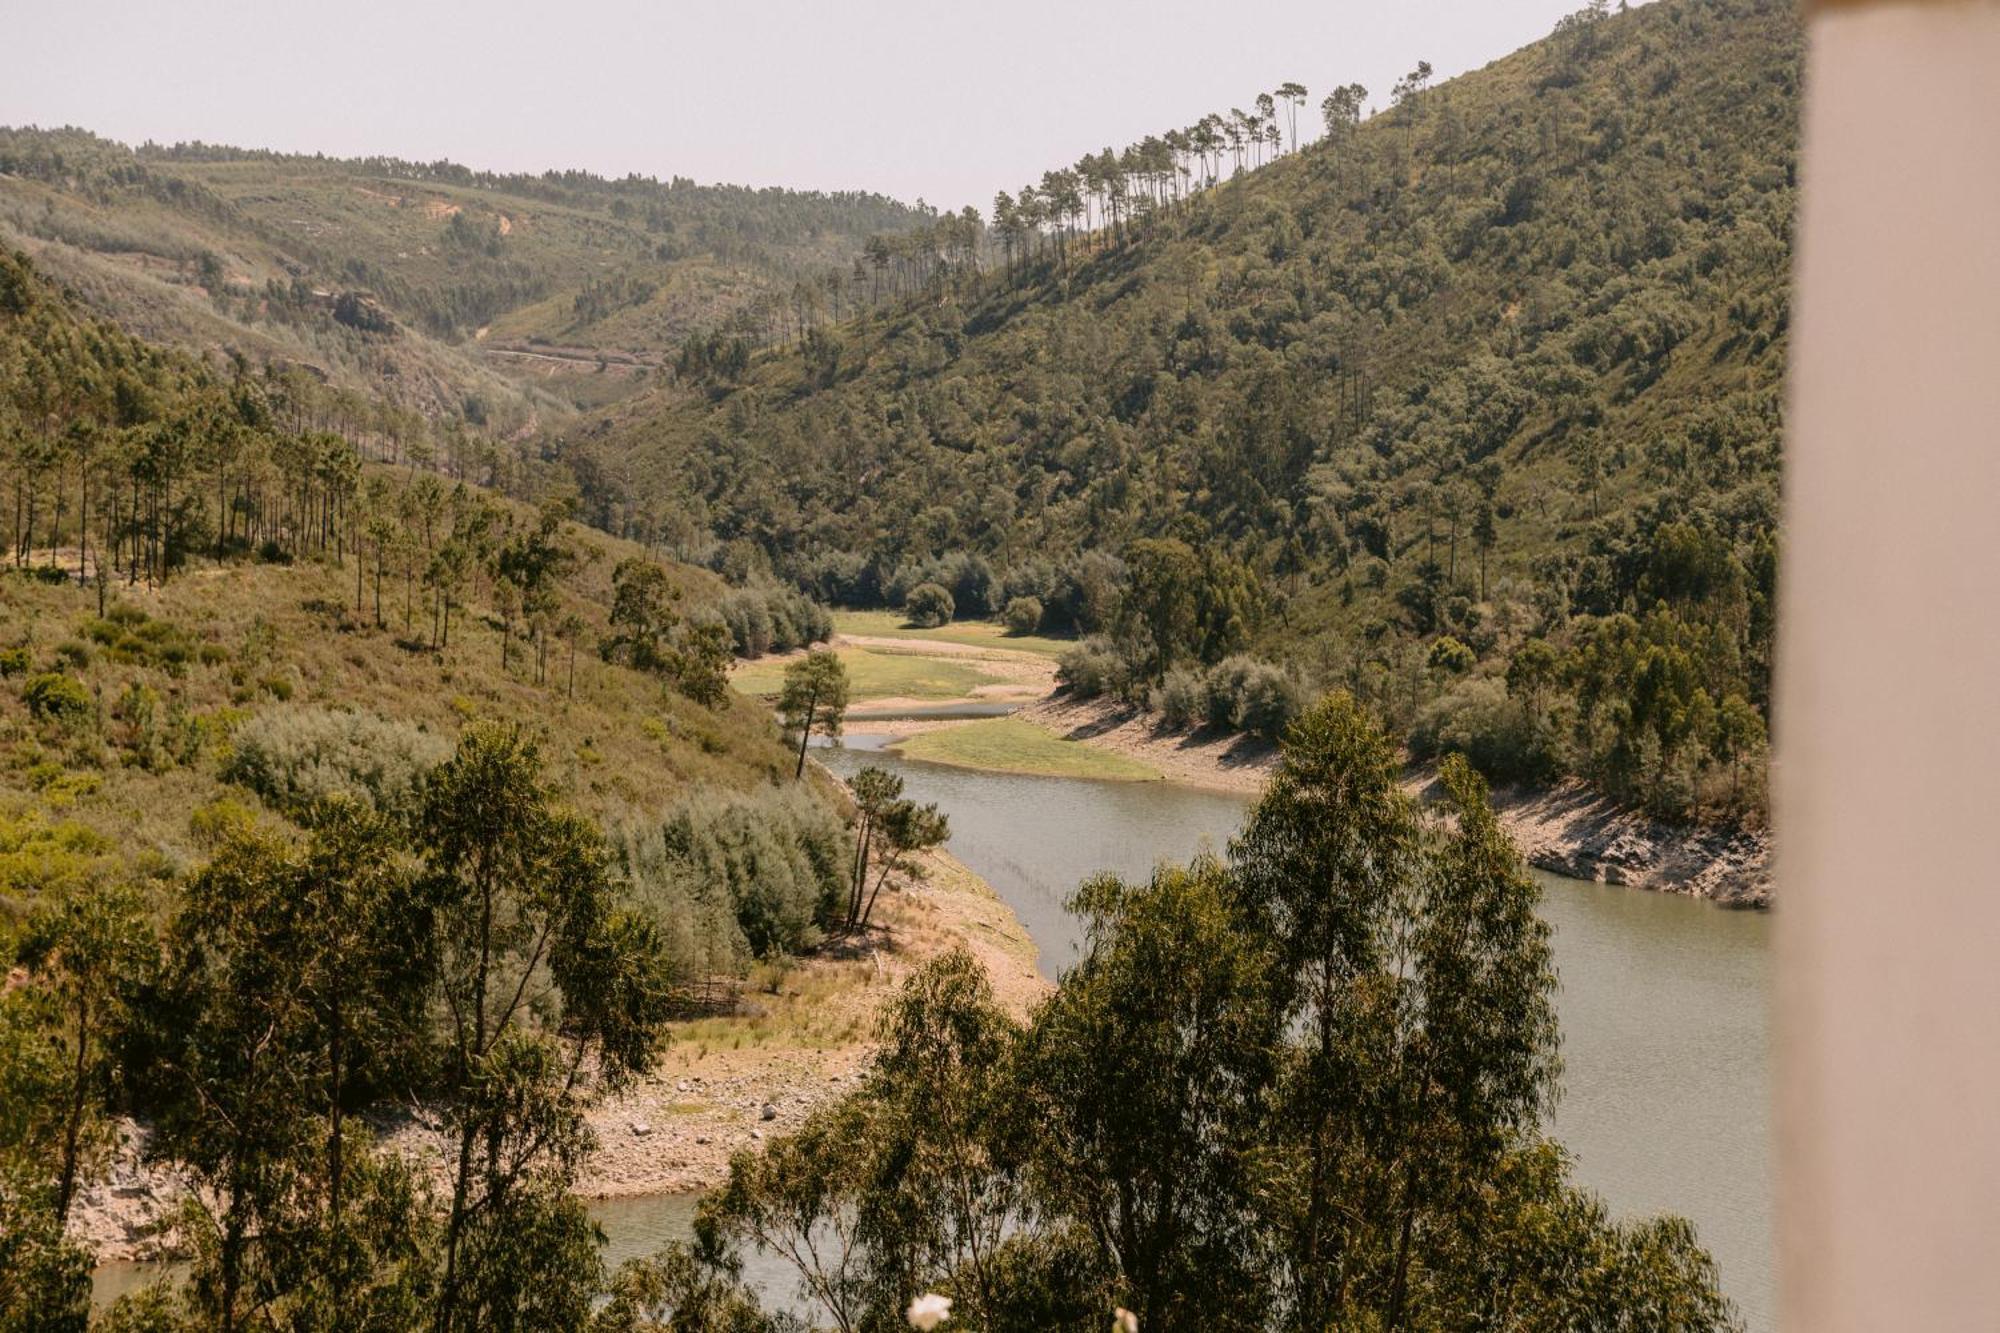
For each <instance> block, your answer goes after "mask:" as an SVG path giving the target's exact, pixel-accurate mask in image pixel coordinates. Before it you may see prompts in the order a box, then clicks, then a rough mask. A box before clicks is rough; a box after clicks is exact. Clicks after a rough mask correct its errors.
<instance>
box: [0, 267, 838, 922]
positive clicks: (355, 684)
mask: <svg viewBox="0 0 2000 1333" xmlns="http://www.w3.org/2000/svg"><path fill="white" fill-rule="evenodd" d="M327 392H331V391H330V390H324V389H316V387H315V385H314V384H313V382H311V381H307V382H305V383H304V384H301V383H300V382H298V381H296V380H293V379H289V378H282V377H279V378H273V377H270V376H266V375H264V374H261V373H258V372H254V371H251V370H248V369H246V368H236V369H234V370H232V371H217V370H215V369H212V368H211V367H209V366H208V365H206V364H205V363H204V362H202V361H200V360H197V359H195V358H193V357H190V356H187V355H185V354H183V353H180V352H177V351H174V350H171V349H162V348H158V347H154V346H152V345H150V344H147V343H144V342H141V341H139V340H137V339H135V338H132V337H131V336H130V335H128V334H125V333H124V332H123V331H122V330H120V329H119V328H118V327H117V326H116V325H114V324H112V323H110V322H108V321H103V320H97V319H93V318H91V317H89V316H88V315H86V314H83V313H81V312H80V311H78V310H77V309H76V307H75V306H74V304H73V303H72V302H71V301H70V300H69V299H68V298H67V297H66V296H65V294H64V293H63V292H62V291H61V290H60V289H58V288H57V287H55V286H54V285H53V284H51V283H49V282H48V281H47V280H45V279H44V278H42V277H41V276H40V275H39V274H38V273H36V272H35V271H34V269H33V267H32V266H31V265H30V264H29V263H28V262H27V261H26V260H25V259H23V258H21V257H19V256H17V255H12V254H8V253H7V252H5V251H0V443H4V446H5V447H4V450H0V496H4V498H5V504H6V515H7V518H8V520H9V521H8V522H7V524H6V528H7V531H8V534H9V539H8V541H7V543H6V547H5V550H4V551H0V939H6V938H7V937H8V935H9V932H10V930H11V927H12V925H13V924H14V922H15V920H16V919H17V918H18V917H19V916H20V915H21V914H22V913H23V912H25V911H26V910H27V908H29V907H30V906H32V905H33V904H34V903H35V902H36V901H37V900H39V899H40V898H42V897H43V896H44V895H45V894H47V893H48V892H50V891H52V890H54V889H56V888H58V887H60V886H61V885H62V883H63V882H65V880H66V879H67V878H71V877H76V878H80V879H81V881H82V882H86V883H96V882H100V881H102V880H105V879H129V878H138V879H142V880H146V881H157V882H158V883H159V884H160V885H161V886H162V892H163V893H165V892H166V891H167V890H168V888H169V887H170V886H172V885H173V884H174V882H175V881H176V879H177V877H179V876H180V875H181V874H182V873H183V872H184V871H185V869H186V868H187V867H188V866H190V865H192V864H194V863H195V861H196V860H197V859H198V858H197V853H198V852H200V851H201V850H203V848H202V846H201V839H202V836H203V835H202V829H203V827H204V822H203V815H202V813H201V812H202V811H204V810H210V809H212V808H214V807H217V806H218V804H219V805H220V806H223V807H229V808H245V807H247V808H249V809H252V810H256V809H266V810H267V811H268V813H269V815H270V816H271V817H273V818H276V819H279V820H287V819H296V820H306V821H308V822H309V816H310V811H309V809H308V805H309V803H310V801H311V800H312V799H315V798H317V797H319V796H323V795H332V794H357V793H358V794H362V795H365V796H367V797H369V798H370V799H374V800H378V801H382V800H387V799H388V798H387V796H385V791H386V788H385V787H384V784H385V783H391V784H393V782H394V781H395V780H396V776H397V774H398V772H399V771H402V770H404V769H406V770H408V771H403V772H402V776H403V777H410V776H412V774H414V773H416V772H417V771H418V770H420V769H422V768H424V767H427V766H428V764H429V763H434V762H435V760H436V758H437V755H438V752H439V750H440V748H442V749H443V750H445V751H448V750H449V747H450V744H451V743H452V741H453V739H454V738H455V737H457V735H458V734H459V732H460V730H461V729H462V728H464V727H465V726H466V725H467V724H468V723H470V722H473V721H493V722H501V723H507V724H518V725H523V726H526V727H528V728H529V729H530V731H531V732H532V733H533V734H534V735H536V736H537V737H538V738H539V739H540V743H541V746H542V751H543V758H544V762H545V764H546V765H547V768H548V774H547V776H548V778H549V780H550V781H551V782H552V783H553V784H554V786H555V788H556V789H557V790H558V791H560V792H561V793H562V795H563V796H564V797H565V798H566V799H568V800H570V801H573V802H574V803H575V804H576V805H577V806H579V807H580V808H581V809H583V810H585V811H587V812H589V813H590V814H592V815H594V816H596V817H598V818H599V819H603V820H606V821H610V822H615V821H616V820H618V819H620V818H624V817H627V816H641V815H643V814H645V813H647V812H652V811H656V810H659V809H662V808H664V807H665V806H667V805H669V804H671V803H672V802H674V801H676V800H679V799H682V798H685V797H687V796H689V795H690V794H691V793H694V792H696V791H697V790H700V791H714V790H723V791H735V792H741V793H756V792H759V791H763V790H767V789H768V788H770V787H771V785H772V784H773V783H774V781H776V780H777V779H779V778H785V779H789V777H790V775H791V759H790V756H789V753H788V751H787V750H786V749H785V748H784V747H782V746H781V745H780V744H779V741H778V736H777V732H776V729H775V728H774V727H773V725H772V723H771V718H770V714H769V711H768V710H767V709H766V708H765V707H763V706H762V705H761V704H759V703H756V702H754V701H752V700H749V699H746V698H743V697H741V696H738V695H735V694H734V693H732V692H730V691H729V690H727V689H726V687H724V686H723V683H722V682H723V675H722V670H723V667H724V666H725V665H726V661H727V653H728V635H727V625H728V623H729V622H730V620H731V617H732V616H733V615H734V614H735V612H736V611H737V609H738V608H739V607H741V606H742V605H743V604H744V603H745V601H746V599H750V598H753V597H757V596H759V595H758V594H752V593H747V592H744V591H736V592H731V591H730V590H729V589H728V588H726V587H725V585H724V584H723V583H722V581H721V580H720V579H718V578H716V577H715V576H714V575H712V574H710V573H708V572H706V571H704V570H699V569H691V568H688V567H686V566H683V565H676V564H673V563H671V562H667V563H665V564H656V563H655V562H654V560H653V558H652V556H651V555H650V553H648V552H647V551H644V550H642V549H641V548H640V547H638V546H636V545H634V544H632V543H630V542H627V541H624V540H622V539H620V538H616V537H611V536H607V535H605V534H603V533H599V532H595V531H591V530H588V529H585V528H583V527H581V526H580V525H578V524H576V523H574V522H571V521H568V520H566V519H564V518H562V517H561V510H560V509H559V508H554V507H545V508H544V509H543V510H541V511H539V512H538V511H536V510H534V509H531V508H529V507H528V506H526V505H524V504H521V503H519V502H516V501H511V500H507V499H504V498H501V497H499V496H496V495H493V494H491V493H488V492H486V491H482V490H480V489H479V488H477V487H473V486H470V485H466V484H463V483H453V482H450V481H446V480H443V479H441V478H440V477H439V476H437V475H436V474H434V473H432V472H429V471H425V470H420V469H417V468H413V467H390V466H385V465H382V464H377V463H369V462H364V461H363V459H362V458H361V456H360V454H359V452H358V451H357V450H356V449H355V448H354V447H353V446H352V445H350V444H348V443H347V442H346V441H345V440H343V439H341V438H340V437H339V436H337V435H332V434H329V433H326V432H314V431H306V432H303V433H298V432H295V431H294V429H293V428H292V426H291V425H290V423H292V422H296V421H302V420H303V421H310V420H311V419H313V418H314V417H315V416H316V415H318V412H319V403H318V402H317V399H316V397H315V394H316V393H327ZM648 566H651V567H654V568H659V569H660V570H661V571H662V573H663V578H662V579H661V582H660V584H659V588H658V591H659V594H660V608H659V610H658V611H656V613H655V615H654V617H653V624H654V626H655V627H656V628H657V630H658V631H659V633H660V634H661V636H662V637H661V639H660V644H659V646H660V651H659V652H658V653H656V654H655V656H659V657H662V658H664V659H666V660H668V661H669V662H670V663H671V664H672V665H673V666H674V667H675V668H676V669H673V670H665V671H640V670H635V669H633V668H632V667H631V666H628V665H623V664H621V663H622V662H624V661H625V657H623V656H619V657H618V660H617V661H614V660H611V658H612V657H613V656H618V655H617V654H611V655H608V656H607V655H605V654H601V653H600V651H599V648H600V645H601V644H603V643H604V642H605V641H607V640H609V639H612V638H613V637H614V636H616V635H619V634H628V633H630V632H631V631H630V626H624V627H622V628H621V627H619V626H614V625H613V624H612V611H613V605H614V602H615V600H616V598H617V595H618V592H617V585H618V583H619V582H621V581H623V580H626V579H627V578H628V571H631V570H633V569H641V568H645V567H648ZM793 600H796V599H793ZM779 601H780V603H784V601H785V599H779ZM771 611H776V612H778V613H779V614H780V615H783V614H786V613H788V612H789V611H790V606H789V604H780V605H772V606H770V607H769V608H768V609H767V610H766V611H765V613H764V619H763V620H762V622H761V623H762V625H763V626H764V632H765V633H766V634H767V635H768V634H771V633H772V632H773V631H772V628H771V626H772V618H771V615H770V612H771ZM704 622H714V623H716V624H717V625H721V626H723V627H724V632H723V633H722V636H721V638H720V639H719V640H718V642H717V646H716V648H715V649H714V651H716V652H719V653H720V654H721V660H716V661H712V662H710V663H709V664H708V665H709V672H708V676H707V679H708V680H710V681H712V682H713V685H714V689H713V690H711V691H707V692H704V690H703V689H702V688H700V682H699V681H697V680H696V679H695V675H696V674H698V673H691V672H681V671H679V670H678V667H679V664H680V662H681V657H680V656H679V654H680V653H681V652H682V650H683V649H685V650H686V653H687V655H688V658H689V660H690V661H691V660H693V655H694V653H695V651H696V645H695V642H694V639H693V637H692V633H691V631H692V629H693V627H695V626H697V625H699V624H701V623H704ZM826 632H827V631H826V630H825V629H824V627H823V626H821V627H808V628H807V629H805V630H803V631H801V630H798V629H796V628H787V629H785V630H784V633H785V634H786V635H794V634H800V633H804V634H815V633H816V634H818V635H819V636H820V637H824V634H825V633H826ZM781 646H790V641H789V640H788V641H787V642H786V643H785V644H783V645H781ZM627 656H629V655H627ZM250 738H254V743H253V740H252V739H250ZM249 748H255V750H256V752H257V754H259V755H260V756H261V758H260V759H258V760H257V761H256V762H255V763H250V764H248V766H247V767H246V761H245V758H244V756H245V754H246V750H247V749H249ZM399 766H400V768H399Z"/></svg>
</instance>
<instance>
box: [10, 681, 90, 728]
mask: <svg viewBox="0 0 2000 1333" xmlns="http://www.w3.org/2000/svg"><path fill="white" fill-rule="evenodd" d="M21 702H22V703H25V704H26V705H27V706H28V711H29V712H30V713H32V714H34V715H35V716H36V717H38V718H41V719H42V720H43V721H46V722H63V723H73V722H81V721H83V720H84V719H85V718H87V717H89V716H90V713H91V707H92V705H91V701H90V691H89V690H86V689H85V688H84V687H83V682H82V681H80V680H78V679H77V678H76V677H75V676H69V675H64V674H63V673H62V672H60V671H46V672H43V673H42V674H41V675H39V676H30V677H29V678H28V683H27V684H26V685H23V686H22V687H21Z"/></svg>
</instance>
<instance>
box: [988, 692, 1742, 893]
mask: <svg viewBox="0 0 2000 1333" xmlns="http://www.w3.org/2000/svg"><path fill="white" fill-rule="evenodd" d="M1014 716H1016V717H1018V718H1020V719H1022V720H1023V721H1027V722H1034V723H1036V724H1038V725H1040V726H1043V727H1046V728H1048V729H1049V730H1050V731H1052V732H1054V733H1055V734H1056V735H1058V736H1061V737H1063V738H1064V739H1066V740H1074V741H1079V742H1081V743H1083V744H1085V745H1095V746H1101V747H1103V748H1105V749H1110V750H1115V751H1117V752H1119V753H1121V754H1125V755H1129V756H1131V757H1133V758H1135V759H1142V760H1144V761H1145V762H1147V763H1150V764H1152V765H1154V766H1155V767H1157V768H1159V769H1160V770H1161V772H1163V773H1165V774H1166V776H1167V778H1168V780H1169V781H1173V782H1181V783H1186V784H1188V785H1190V786H1198V787H1207V788H1210V789H1212V790H1218V791H1230V792H1238V793H1241V794H1244V795H1255V794H1256V793H1257V792H1259V791H1261V790H1262V789H1263V787H1264V784H1265V783H1266V782H1268V781H1269V780H1270V777H1271V774H1272V772H1273V771H1275V769H1276V768H1277V762H1278V752H1277V748H1276V747H1275V746H1273V745H1270V744H1268V743H1266V742H1264V741H1259V740H1256V739H1255V738H1253V737H1248V736H1242V735H1235V734H1229V733H1220V732H1215V731H1211V730H1199V731H1189V732H1177V731H1171V730H1168V729H1166V728H1164V727H1161V726H1159V725H1158V723H1157V721H1156V720H1155V719H1154V718H1153V717H1152V716H1151V715H1150V714H1147V713H1145V712H1143V711H1141V710H1139V709H1136V708H1133V707H1131V706H1130V705H1126V704H1119V703H1116V702H1113V701H1111V700H1107V699H1068V698H1066V697H1064V696H1061V695H1051V696H1049V697H1047V698H1045V699H1042V700H1041V701H1039V702H1038V703H1035V704H1033V705H1030V706H1029V707H1027V708H1023V709H1021V710H1020V711H1019V712H1017V713H1016V714H1014ZM1433 780H1434V775H1433V773H1432V772H1431V771H1430V770H1428V769H1426V768H1422V767H1415V766H1413V767H1412V769H1411V770H1410V774H1409V776H1408V778H1407V785H1408V786H1409V788H1410V790H1411V791H1412V792H1413V793H1418V794H1420V793H1422V792H1424V791H1426V790H1427V789H1428V788H1429V787H1430V786H1431V785H1432V782H1433ZM1493 810H1494V813H1495V814H1496V815H1498V816H1499V818H1500V823H1501V825H1502V827H1504V828H1505V829H1506V830H1507V832H1508V833H1509V834H1511V835H1512V836H1513V838H1514V841H1515V842H1516V843H1517V844H1518V845H1519V846H1520V848H1521V854H1522V856H1523V857H1525V858H1526V860H1527V862H1528V864H1529V865H1532V866H1534V867H1536V868H1537V869H1540V870H1546V871H1548V872H1550V873H1551V874H1557V875H1564V876H1567V877H1568V878H1570V879H1581V880H1589V881H1594V882H1596V883H1600V884H1620V885H1625V886H1628V887H1631V888H1638V889H1649V890H1652V891H1655V892H1659V893H1680V894H1686V895H1688V896H1690V897H1695V898H1706V899H1709V900H1711V901H1713V902H1716V903H1719V904H1721V905H1723V906H1725V907H1749V908H1765V907H1769V906H1770V905H1771V903H1772V897H1773V895H1772V885H1771V868H1770V866H1771V839H1770V834H1769V833H1768V832H1767V831H1765V830H1761V829H1759V830H1746V829H1718V828H1702V827H1685V826H1680V825H1674V824H1666V823H1662V822H1660V821H1658V820H1654V819H1649V818H1647V817H1646V816H1645V815H1642V814H1636V813H1634V812H1632V811H1630V810H1625V809H1621V808H1620V807H1619V806H1617V805H1616V804H1614V803H1613V802H1612V801H1610V800H1609V799H1607V798H1606V797H1603V796H1601V795H1598V794H1597V793H1595V792H1593V791H1591V790H1590V789H1589V788H1588V787H1586V786H1584V785H1583V784H1582V783H1580V782H1575V781H1570V782H1564V783H1562V784H1560V785H1558V786H1556V787H1553V788H1532V787H1499V788H1495V789H1494V792H1493Z"/></svg>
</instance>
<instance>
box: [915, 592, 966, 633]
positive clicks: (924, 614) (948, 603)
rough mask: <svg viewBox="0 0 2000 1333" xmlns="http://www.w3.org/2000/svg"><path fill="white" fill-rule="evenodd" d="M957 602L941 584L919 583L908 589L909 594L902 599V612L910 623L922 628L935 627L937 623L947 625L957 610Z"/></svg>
mask: <svg viewBox="0 0 2000 1333" xmlns="http://www.w3.org/2000/svg"><path fill="white" fill-rule="evenodd" d="M957 610H958V604H957V602H956V601H954V600H953V598H952V595H951V594H950V593H949V592H948V591H946V590H945V588H944V587H943V585H941V584H936V583H919V584H918V585H917V586H916V587H914V588H912V589H910V595H909V596H908V597H907V598H905V599H904V601H903V613H904V614H905V615H907V616H908V617H909V620H910V623H911V624H912V625H916V626H918V627H919V628H922V629H935V628H936V627H937V626H939V625H949V624H950V623H951V620H952V616H953V615H954V614H955V613H956V612H957Z"/></svg>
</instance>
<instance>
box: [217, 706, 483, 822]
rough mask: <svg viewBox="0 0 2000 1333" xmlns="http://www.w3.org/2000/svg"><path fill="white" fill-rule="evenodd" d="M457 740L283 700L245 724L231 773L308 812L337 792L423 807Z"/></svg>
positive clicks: (406, 810) (389, 805)
mask: <svg viewBox="0 0 2000 1333" xmlns="http://www.w3.org/2000/svg"><path fill="white" fill-rule="evenodd" d="M451 752H452V743H451V742H450V741H449V740H446V739H445V738H444V737H441V736H433V735H431V734H430V733H429V732H426V731H423V730H421V729H419V728H417V727H415V726H412V725H411V724H410V723H407V722H392V721H390V720H388V719H387V718H380V717H376V716H374V715H372V714H368V713H346V712H340V711H337V710H334V709H323V708H278V709H272V710H271V711H269V712H265V713H261V714H259V715H258V716H256V717H253V718H251V719H250V720H249V721H248V722H245V723H244V724H243V725H242V726H241V727H240V728H238V729H237V732H236V737H235V753H234V754H233V755H231V756H230V759H229V762H228V763H227V764H225V765H224V767H223V777H224V778H226V779H228V780H229V781H232V782H239V783H241V784H243V785H244V786H246V787H248V788H249V789H250V790H252V791H254V792H256V793H257V794H258V795H259V796H261V797H263V798H264V800H265V801H266V802H268V803H269V804H270V805H271V806H272V807H273V808H275V809H278V810H281V811H284V812H285V813H286V814H289V815H291V816H293V817H294V818H298V819H308V818H310V817H311V814H312V812H313V810H314V808H315V807H317V806H318V805H319V804H320V803H322V802H324V801H326V800H329V799H331V798H334V797H347V798H350V799H353V800H359V801H365V802H367V803H368V804H370V805H372V806H374V807H375V808H376V809H377V810H380V811H382V812H383V813H385V814H389V815H393V816H396V817H398V818H407V817H409V816H411V815H413V814H414V813H415V812H416V808H417V803H418V801H419V800H420V799H421V797H422V792H423V784H424V780H425V778H427V777H428V776H429V775H430V771H431V770H432V769H433V768H435V767H437V766H438V765H439V764H440V763H442V762H444V761H445V760H446V759H448V758H450V757H451Z"/></svg>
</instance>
